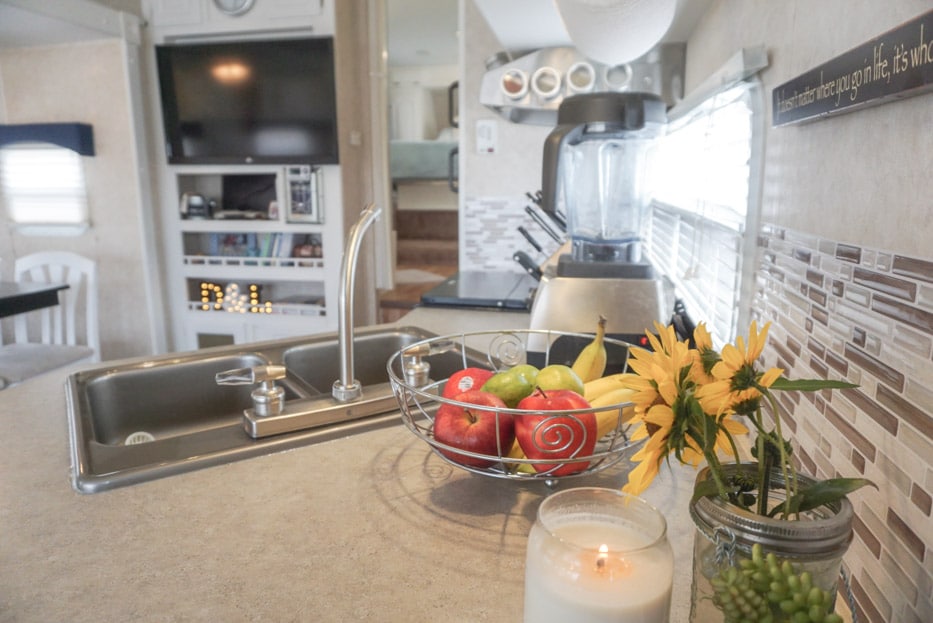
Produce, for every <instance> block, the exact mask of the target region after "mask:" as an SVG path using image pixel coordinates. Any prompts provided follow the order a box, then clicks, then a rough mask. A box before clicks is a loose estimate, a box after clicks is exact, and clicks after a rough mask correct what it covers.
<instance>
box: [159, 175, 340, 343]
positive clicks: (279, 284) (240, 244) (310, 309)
mask: <svg viewBox="0 0 933 623" xmlns="http://www.w3.org/2000/svg"><path fill="white" fill-rule="evenodd" d="M286 168H287V165H281V166H275V165H228V166H198V165H185V166H168V167H167V169H168V173H169V174H168V176H167V180H166V182H167V188H165V189H164V196H165V197H169V198H171V197H178V206H177V208H176V210H175V212H174V214H169V215H166V216H167V218H166V221H167V226H166V234H167V235H166V236H165V248H166V254H167V258H169V264H170V265H169V270H170V274H169V279H168V282H169V288H170V293H169V294H170V300H171V301H172V315H173V327H174V329H175V331H174V337H175V343H176V349H177V350H189V349H193V348H200V347H205V346H211V345H216V344H221V343H230V342H233V343H242V342H250V341H256V340H265V339H275V338H279V337H286V336H290V335H302V334H310V333H317V332H323V331H332V330H335V329H336V326H337V320H336V311H335V310H336V301H337V289H336V286H337V283H338V282H339V271H340V260H341V256H342V253H343V235H342V232H343V218H342V210H341V209H340V206H341V197H340V167H339V166H337V165H322V166H320V167H317V175H318V180H319V183H320V189H321V192H320V194H319V195H318V198H317V200H318V201H319V202H320V204H321V205H320V206H319V207H320V208H321V213H322V222H320V223H310V222H299V223H292V222H289V220H288V208H287V206H288V200H287V195H286V193H287V192H288V191H287V188H286V184H285V171H286ZM238 176H251V177H255V176H268V177H269V179H274V180H275V181H274V188H275V190H274V196H273V198H272V199H271V200H270V202H269V204H268V205H267V206H266V209H265V212H264V214H263V215H262V218H244V219H238V218H230V217H235V216H236V214H231V211H230V210H223V212H224V214H225V216H227V217H228V218H185V217H184V215H183V214H182V209H181V198H182V196H183V195H184V194H185V193H196V194H199V195H200V196H201V197H203V198H204V199H205V200H206V201H208V202H210V203H212V204H214V212H213V213H214V214H215V215H216V214H217V213H218V212H219V211H221V208H222V207H223V206H224V203H225V198H224V197H223V196H222V194H216V193H217V191H218V189H222V188H223V183H222V182H223V179H224V178H225V177H227V178H229V177H234V178H236V177H238ZM211 189H213V191H212V190H211ZM221 192H222V191H221ZM328 206H330V207H331V209H328ZM254 212H255V211H251V212H250V214H251V216H256V214H255V213H254Z"/></svg>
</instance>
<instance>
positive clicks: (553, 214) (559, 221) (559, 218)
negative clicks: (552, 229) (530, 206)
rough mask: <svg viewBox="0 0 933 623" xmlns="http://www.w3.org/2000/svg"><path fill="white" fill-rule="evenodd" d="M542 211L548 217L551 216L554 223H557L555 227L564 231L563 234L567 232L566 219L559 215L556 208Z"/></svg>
mask: <svg viewBox="0 0 933 623" xmlns="http://www.w3.org/2000/svg"><path fill="white" fill-rule="evenodd" d="M542 211H543V212H544V213H545V214H547V215H548V216H549V217H551V220H552V221H554V224H555V225H557V227H558V228H559V229H560V230H561V231H562V232H564V233H565V234H566V233H567V220H566V219H565V218H564V217H563V216H561V215H560V213H559V212H557V211H556V210H555V211H554V212H549V211H547V210H542Z"/></svg>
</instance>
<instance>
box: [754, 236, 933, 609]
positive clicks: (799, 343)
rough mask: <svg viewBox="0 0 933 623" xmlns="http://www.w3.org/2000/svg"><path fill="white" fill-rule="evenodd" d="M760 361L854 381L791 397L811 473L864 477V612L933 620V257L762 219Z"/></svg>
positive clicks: (855, 577) (799, 373) (789, 421)
mask: <svg viewBox="0 0 933 623" xmlns="http://www.w3.org/2000/svg"><path fill="white" fill-rule="evenodd" d="M759 252H760V267H759V271H758V286H757V294H756V299H755V301H754V316H755V317H757V319H758V320H759V322H766V321H771V322H772V326H771V329H770V333H769V340H768V348H767V350H766V351H765V353H764V357H765V363H766V364H767V365H769V366H779V367H782V368H784V369H785V371H786V376H788V377H789V378H804V377H807V378H814V377H821V378H835V379H844V380H847V381H849V382H852V383H857V384H858V385H859V388H858V389H854V390H846V391H835V392H828V391H824V392H819V393H799V394H797V395H794V396H793V397H789V396H786V395H785V396H782V398H783V401H784V405H783V406H784V409H783V412H784V414H785V419H784V420H783V421H784V422H786V424H785V425H786V426H787V427H788V429H789V430H790V431H792V433H791V435H792V436H793V438H794V440H795V443H796V444H797V449H796V452H797V454H798V457H799V459H800V461H801V463H802V465H803V469H804V470H805V471H807V472H809V473H813V474H815V475H816V476H818V477H820V478H828V477H837V476H863V477H866V478H869V479H871V480H872V481H874V482H875V483H877V485H878V490H874V489H870V488H866V489H862V490H860V491H858V492H856V493H855V494H854V495H852V496H851V500H852V502H853V505H854V506H855V512H856V520H855V538H854V540H853V542H852V546H851V548H850V549H849V552H848V554H847V555H846V558H845V566H846V568H847V570H848V572H849V576H850V585H851V590H852V594H853V595H854V598H855V602H856V604H857V605H856V609H855V613H856V615H857V616H858V620H859V621H860V622H864V621H868V622H871V623H886V622H894V621H896V622H900V623H923V622H929V621H933V605H931V602H933V519H931V510H933V260H931V259H922V258H915V257H905V256H902V255H898V254H897V253H891V252H887V251H881V250H877V249H869V248H864V247H859V246H854V245H850V244H846V243H842V242H834V241H831V240H826V239H822V238H819V237H816V236H812V235H808V234H802V233H799V232H795V231H792V230H789V229H784V228H780V227H775V226H765V227H764V228H763V231H762V234H761V236H760V239H759Z"/></svg>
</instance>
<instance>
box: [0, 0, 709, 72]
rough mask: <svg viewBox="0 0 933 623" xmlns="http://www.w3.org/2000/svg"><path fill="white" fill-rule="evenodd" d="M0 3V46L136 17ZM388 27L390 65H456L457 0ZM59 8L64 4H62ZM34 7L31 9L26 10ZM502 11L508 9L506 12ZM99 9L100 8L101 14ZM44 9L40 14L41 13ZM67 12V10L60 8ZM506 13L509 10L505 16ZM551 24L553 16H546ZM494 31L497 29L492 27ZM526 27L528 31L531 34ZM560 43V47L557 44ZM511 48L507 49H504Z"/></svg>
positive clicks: (681, 0)
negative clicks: (77, 18)
mask: <svg viewBox="0 0 933 623" xmlns="http://www.w3.org/2000/svg"><path fill="white" fill-rule="evenodd" d="M476 1H477V3H478V4H481V5H482V4H485V5H488V6H493V7H495V10H496V15H497V17H496V21H497V22H500V23H503V24H504V23H527V16H528V12H527V10H528V9H527V7H528V6H529V5H528V3H529V2H531V3H535V4H534V6H535V7H537V11H539V12H540V11H548V12H551V11H553V12H556V9H554V5H553V2H552V1H551V0H507V1H506V0H476ZM710 1H711V0H678V8H677V16H676V17H675V18H674V23H673V25H672V26H671V29H670V30H669V31H668V34H667V35H666V36H665V38H664V40H665V41H678V42H679V41H686V40H687V37H688V36H689V33H690V31H691V30H692V28H693V26H694V24H695V23H696V21H697V20H698V19H699V17H700V16H701V15H702V14H703V12H704V11H705V10H706V8H707V7H708V6H709V4H710ZM67 2H68V3H71V4H70V5H69V4H65V3H64V2H63V0H55V2H53V3H50V4H46V3H42V4H39V3H37V2H36V0H0V47H26V46H30V45H37V44H41V45H51V44H59V43H68V42H74V41H84V40H93V39H100V38H102V37H105V36H108V35H107V34H106V32H104V31H102V30H101V29H98V28H94V27H89V26H82V25H80V23H75V22H74V21H73V20H68V19H66V18H65V17H62V16H59V15H58V13H59V11H58V10H57V9H56V7H70V8H69V9H68V10H72V11H74V10H75V8H76V7H77V8H79V9H81V7H84V8H83V9H81V10H79V11H78V13H79V14H85V16H86V14H87V10H88V9H89V8H93V7H94V5H104V6H107V7H110V8H114V9H119V10H128V9H129V10H131V11H132V12H138V10H139V9H138V0H137V1H136V2H135V5H136V6H135V8H136V10H135V11H133V8H134V7H133V5H134V1H133V0H67ZM385 2H386V19H387V22H388V29H389V36H388V52H389V64H391V65H452V64H456V63H457V59H458V56H459V31H458V19H457V18H458V4H459V0H385ZM60 3H61V4H60ZM27 6H28V7H30V8H34V9H35V10H29V9H27V8H25V7H27ZM503 7H510V8H505V9H503ZM99 8H100V7H97V9H99ZM40 9H41V11H42V12H40ZM62 11H65V9H62ZM503 11H505V12H504V13H503ZM546 17H547V18H548V19H550V20H551V21H553V16H552V15H547V16H546ZM494 30H496V28H494ZM533 30H534V28H527V29H525V32H529V31H533ZM557 44H558V45H559V44H561V43H560V42H558V43H557ZM504 47H508V46H504Z"/></svg>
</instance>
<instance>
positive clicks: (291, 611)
mask: <svg viewBox="0 0 933 623" xmlns="http://www.w3.org/2000/svg"><path fill="white" fill-rule="evenodd" d="M527 319H528V317H527V315H526V314H519V313H510V312H481V311H466V310H444V309H428V308H416V309H415V310H413V311H412V312H411V313H410V314H409V315H407V316H406V317H404V318H403V319H402V320H401V321H399V323H398V324H400V325H412V326H419V327H423V328H425V329H428V330H431V331H434V332H436V333H439V334H445V333H452V332H461V331H472V330H494V329H508V328H524V327H525V326H527ZM75 369H77V367H72V368H67V369H64V370H61V371H58V372H55V373H50V374H47V375H44V376H41V377H38V378H35V379H33V380H31V381H28V382H26V383H23V384H21V385H19V386H16V387H13V388H10V389H7V390H4V391H2V392H0V401H2V405H3V408H2V410H0V411H2V412H0V420H2V421H3V424H4V426H3V433H2V435H0V470H2V476H0V621H43V622H46V621H69V622H73V623H79V622H81V621H94V622H98V621H130V620H132V621H252V620H264V621H406V622H413V623H416V622H420V621H425V622H428V621H430V622H435V621H457V622H458V623H467V622H474V621H491V622H515V621H521V618H522V600H523V589H524V587H523V584H524V557H525V544H526V539H527V534H528V530H529V529H530V527H531V523H532V521H533V520H534V517H535V513H536V511H537V508H538V505H539V504H540V502H541V501H542V499H543V498H544V497H545V496H546V495H547V493H548V491H547V489H546V487H545V486H544V484H543V483H540V482H514V481H506V480H499V479H494V478H486V477H483V476H478V475H473V474H470V473H468V472H466V471H463V470H460V469H457V468H455V467H452V466H450V465H449V464H448V463H446V462H444V461H442V460H441V459H440V458H438V457H437V456H435V455H434V454H433V453H432V452H430V450H429V448H428V446H427V445H426V444H425V443H424V442H423V441H421V440H420V439H418V438H416V437H415V436H414V435H412V434H411V433H410V432H409V431H408V430H407V429H406V428H404V427H403V426H402V425H401V420H400V421H399V425H398V426H393V427H389V428H385V429H381V430H376V431H371V432H367V433H363V434H359V435H356V436H353V437H349V438H343V439H337V440H333V441H329V442H325V443H321V444H318V445H312V446H306V447H303V448H299V449H295V450H291V451H287V452H282V453H278V454H273V455H268V456H264V457H259V458H251V459H246V460H242V461H238V462H234V463H230V464H227V465H223V466H219V467H211V468H207V469H202V470H198V471H195V472H191V473H187V474H182V475H178V476H171V477H169V478H164V479H161V480H156V481H152V482H148V483H143V484H139V485H135V486H131V487H126V488H122V489H115V490H112V491H106V492H103V493H97V494H93V495H85V494H79V493H77V492H75V490H74V489H73V488H72V486H71V480H70V464H69V451H68V443H69V442H68V426H67V422H66V418H65V395H64V381H65V378H66V377H67V375H68V374H69V373H70V372H72V371H73V370H75ZM627 469H628V468H627V467H623V466H621V465H619V466H615V467H613V468H611V469H609V470H607V471H606V472H603V473H601V474H597V475H593V476H588V477H586V478H580V479H573V480H566V481H563V482H562V483H561V485H560V486H561V488H566V487H571V486H590V485H592V486H606V487H613V488H618V487H621V486H622V484H624V482H625V474H626V470H627ZM694 475H695V474H694V472H693V470H692V469H689V468H685V467H676V468H675V469H673V470H672V471H669V470H668V469H667V468H666V467H662V470H661V475H660V476H659V478H658V479H657V480H656V481H655V483H654V484H653V485H652V487H651V488H650V489H649V490H648V491H647V492H646V494H645V495H644V497H645V498H646V499H647V500H648V501H649V502H651V503H652V504H654V505H655V506H657V507H658V508H659V509H660V510H661V511H662V512H663V513H664V514H665V516H666V517H667V519H668V528H669V538H670V540H671V543H672V546H673V548H674V554H675V578H674V594H673V605H672V613H671V621H672V622H674V623H681V622H684V621H686V620H687V618H688V604H689V596H690V576H691V559H692V544H693V525H692V523H691V521H690V518H689V515H688V512H687V502H688V500H689V497H690V492H691V489H692V482H693V478H694Z"/></svg>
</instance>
